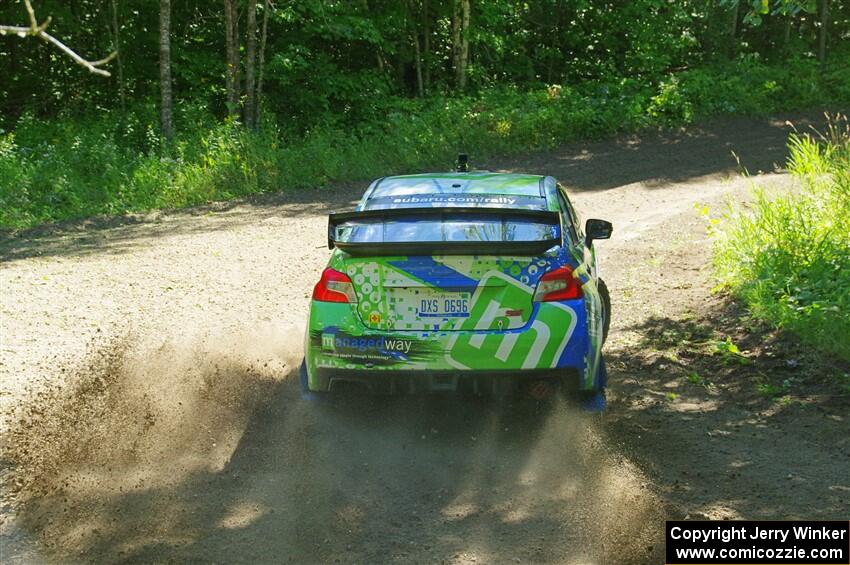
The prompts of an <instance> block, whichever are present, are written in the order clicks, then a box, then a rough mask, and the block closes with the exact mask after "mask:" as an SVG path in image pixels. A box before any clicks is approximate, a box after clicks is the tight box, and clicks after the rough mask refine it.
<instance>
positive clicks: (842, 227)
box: [714, 117, 850, 359]
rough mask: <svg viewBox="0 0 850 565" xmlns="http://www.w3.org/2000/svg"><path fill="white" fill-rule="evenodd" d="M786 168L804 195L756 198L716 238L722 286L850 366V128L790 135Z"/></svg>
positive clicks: (836, 125) (839, 122) (837, 123)
mask: <svg viewBox="0 0 850 565" xmlns="http://www.w3.org/2000/svg"><path fill="white" fill-rule="evenodd" d="M789 148H790V151H791V156H790V158H789V161H788V168H789V170H790V171H791V173H792V174H793V175H794V176H795V178H796V179H797V180H798V181H799V188H800V190H799V191H795V192H792V193H784V194H780V195H778V196H777V195H772V194H769V193H767V192H765V191H764V190H757V191H756V193H755V196H756V198H755V203H754V205H753V208H752V211H751V212H738V211H733V212H732V213H731V215H730V216H729V217H728V218H727V219H728V223H727V225H726V226H725V228H724V229H723V230H722V231H721V232H719V233H718V239H717V241H716V249H715V256H714V257H715V259H714V260H715V265H716V267H717V271H718V273H719V275H720V277H721V280H722V281H723V282H724V283H725V284H727V285H728V286H729V287H730V288H731V289H732V290H733V291H734V292H735V293H736V294H737V295H738V296H740V297H741V298H743V300H744V301H745V302H746V303H747V304H748V305H749V307H750V309H751V310H752V311H753V313H754V314H755V315H756V316H758V317H760V318H763V319H765V320H767V321H768V322H770V323H772V324H775V325H776V326H779V327H786V328H789V329H791V330H793V331H795V332H797V333H799V334H800V335H801V336H802V338H803V339H804V340H805V341H807V342H809V343H811V344H812V345H813V346H815V347H817V348H819V349H823V350H826V351H830V352H833V353H836V354H838V355H840V356H842V357H844V358H845V359H850V126H848V124H847V118H846V117H841V118H836V119H835V120H834V121H833V122H832V124H831V126H830V128H829V130H828V131H827V132H826V133H825V134H823V135H822V136H821V137H819V138H817V139H816V138H815V137H813V136H811V135H792V136H791V138H790V141H789Z"/></svg>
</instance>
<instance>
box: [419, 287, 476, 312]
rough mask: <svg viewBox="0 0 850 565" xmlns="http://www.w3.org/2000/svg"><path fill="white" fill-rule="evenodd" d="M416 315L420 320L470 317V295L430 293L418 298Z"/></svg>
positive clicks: (463, 293)
mask: <svg viewBox="0 0 850 565" xmlns="http://www.w3.org/2000/svg"><path fill="white" fill-rule="evenodd" d="M416 314H417V315H418V316H419V317H420V318H467V317H469V293H468V292H452V293H445V294H443V293H428V294H425V295H419V296H418V297H417V298H416Z"/></svg>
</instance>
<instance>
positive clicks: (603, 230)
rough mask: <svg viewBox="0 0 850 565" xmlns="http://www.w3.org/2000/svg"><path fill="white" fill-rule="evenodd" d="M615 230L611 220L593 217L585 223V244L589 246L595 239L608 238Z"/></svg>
mask: <svg viewBox="0 0 850 565" xmlns="http://www.w3.org/2000/svg"><path fill="white" fill-rule="evenodd" d="M613 231H614V226H613V225H611V222H606V221H605V220H595V219H593V218H591V219H589V220H587V223H585V224H584V233H585V244H586V245H588V246H589V245H590V242H591V241H593V240H594V239H608V238H610V237H611V233H612V232H613Z"/></svg>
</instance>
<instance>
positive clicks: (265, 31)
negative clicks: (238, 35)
mask: <svg viewBox="0 0 850 565" xmlns="http://www.w3.org/2000/svg"><path fill="white" fill-rule="evenodd" d="M269 9H270V6H269V0H263V30H262V31H261V32H260V59H259V61H258V63H257V69H258V70H257V74H258V76H257V107H256V108H255V109H254V125H255V126H256V125H257V122H258V121H259V119H260V116H262V110H263V74H264V69H265V66H266V39H267V38H268V29H269Z"/></svg>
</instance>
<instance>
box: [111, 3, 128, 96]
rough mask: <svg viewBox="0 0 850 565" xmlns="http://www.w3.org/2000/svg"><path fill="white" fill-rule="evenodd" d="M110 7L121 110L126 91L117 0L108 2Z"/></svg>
mask: <svg viewBox="0 0 850 565" xmlns="http://www.w3.org/2000/svg"><path fill="white" fill-rule="evenodd" d="M110 6H111V7H112V14H111V15H112V36H113V40H114V43H115V63H116V64H117V66H118V77H117V79H118V100H119V101H120V102H121V110H124V109H125V108H126V106H127V93H126V90H125V88H124V61H123V57H122V56H121V28H120V26H119V25H118V0H112V1H111V2H110Z"/></svg>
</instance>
